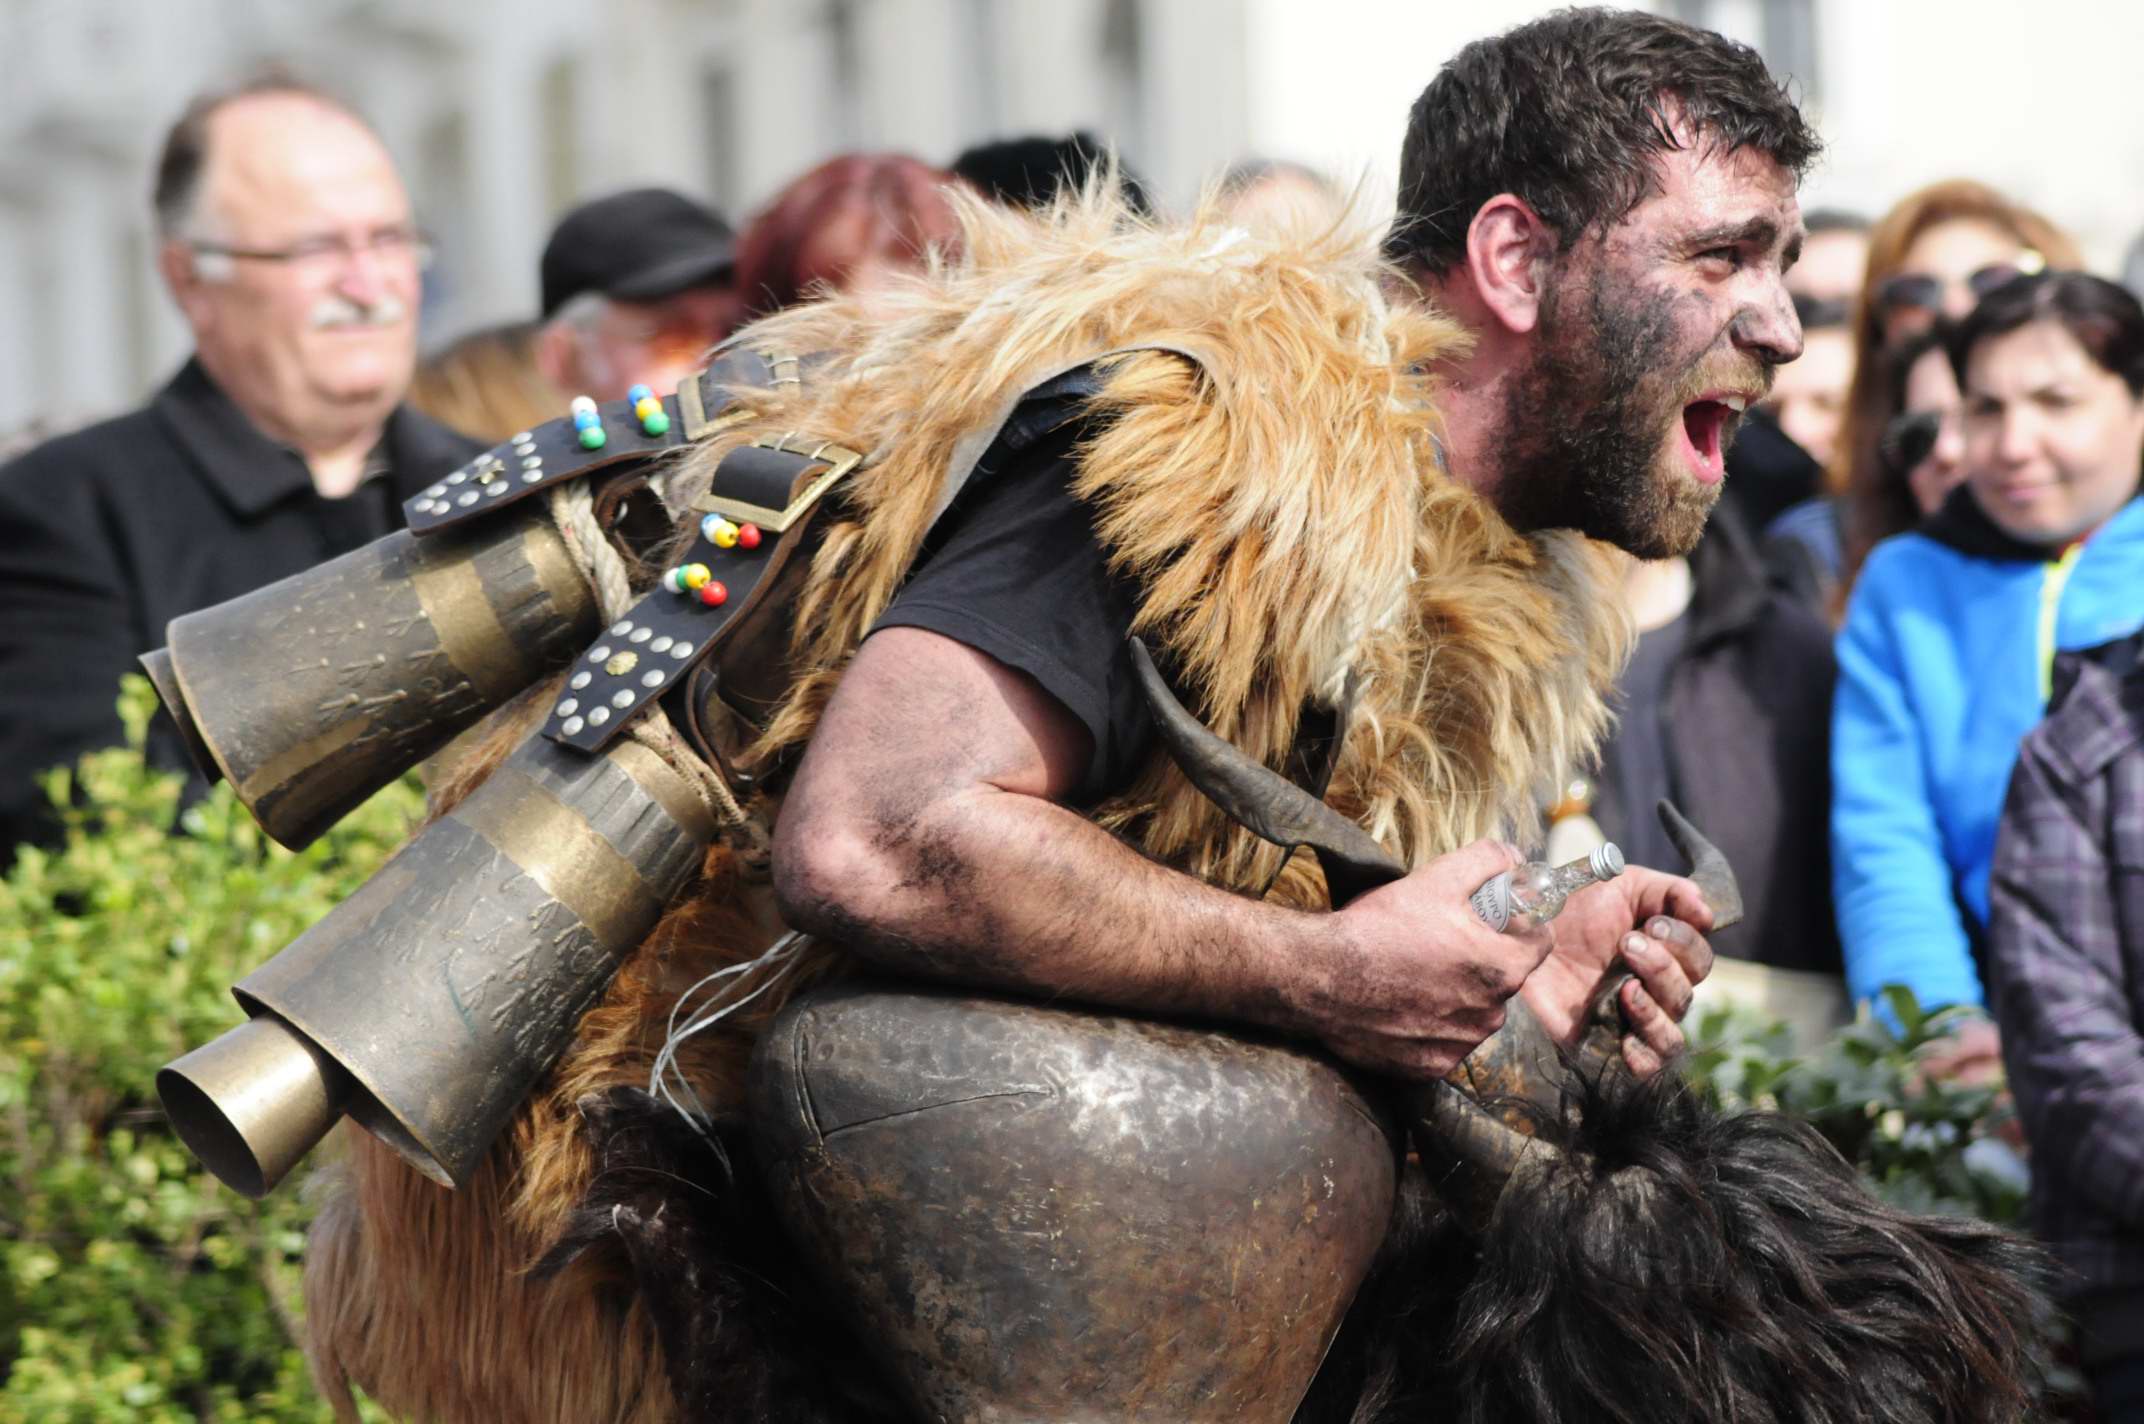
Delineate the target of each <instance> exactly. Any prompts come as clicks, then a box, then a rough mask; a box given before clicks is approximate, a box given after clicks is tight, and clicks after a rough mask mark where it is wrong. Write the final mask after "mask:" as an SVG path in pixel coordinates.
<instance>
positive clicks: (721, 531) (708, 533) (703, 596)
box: [663, 514, 760, 608]
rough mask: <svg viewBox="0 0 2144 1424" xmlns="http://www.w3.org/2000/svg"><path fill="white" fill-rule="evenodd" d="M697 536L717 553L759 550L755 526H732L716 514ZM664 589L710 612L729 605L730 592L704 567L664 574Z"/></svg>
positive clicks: (684, 567) (687, 566) (703, 523)
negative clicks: (697, 603) (691, 599)
mask: <svg viewBox="0 0 2144 1424" xmlns="http://www.w3.org/2000/svg"><path fill="white" fill-rule="evenodd" d="M700 536H701V537H702V538H704V539H705V540H707V542H708V543H710V544H712V545H714V546H715V547H716V548H718V549H756V548H758V547H759V539H760V534H759V526H758V525H757V524H732V523H730V522H729V521H728V520H727V519H724V518H723V517H722V516H721V515H719V514H710V515H708V516H707V517H706V518H705V519H702V520H701V521H700ZM663 587H664V588H667V589H669V590H670V591H671V592H672V593H677V594H684V595H685V596H687V597H690V598H697V599H698V600H700V602H702V603H704V604H706V605H707V606H708V607H709V608H720V607H721V606H722V605H723V604H724V603H726V602H728V601H729V596H730V591H729V590H728V589H727V588H725V587H723V585H722V582H721V580H719V579H717V578H716V577H715V574H714V570H712V569H710V568H708V567H707V565H705V564H679V565H678V566H677V567H676V568H674V569H670V570H667V571H666V572H665V573H664V574H663Z"/></svg>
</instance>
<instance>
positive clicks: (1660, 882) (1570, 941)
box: [1521, 865, 1712, 1076]
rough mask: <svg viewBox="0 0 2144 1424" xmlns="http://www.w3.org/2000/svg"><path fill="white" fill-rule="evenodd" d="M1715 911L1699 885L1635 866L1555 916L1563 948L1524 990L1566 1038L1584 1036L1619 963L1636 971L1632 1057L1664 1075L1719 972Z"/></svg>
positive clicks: (1631, 997)
mask: <svg viewBox="0 0 2144 1424" xmlns="http://www.w3.org/2000/svg"><path fill="white" fill-rule="evenodd" d="M1711 928H1712V910H1711V908H1710V907H1709V906H1707V905H1706V904H1705V897H1704V896H1703V895H1702V894H1700V893H1699V892H1698V888H1697V886H1696V884H1695V883H1693V882H1692V881H1690V880H1688V879H1686V878H1685V877H1683V876H1680V875H1669V874H1667V873H1665V872H1663V871H1658V870H1649V869H1647V868H1646V867H1644V866H1640V865H1633V866H1631V867H1630V868H1628V869H1627V870H1625V871H1624V872H1623V873H1622V874H1621V875H1619V876H1617V877H1616V878H1615V879H1613V880H1609V881H1605V882H1603V883H1601V884H1598V885H1589V886H1587V887H1586V888H1585V889H1583V890H1581V891H1579V892H1578V893H1577V894H1575V895H1573V896H1571V898H1570V900H1569V902H1568V903H1566V904H1565V906H1564V909H1563V913H1562V914H1561V915H1558V916H1557V917H1556V918H1555V919H1554V920H1552V921H1550V922H1549V926H1548V929H1549V932H1550V934H1551V935H1552V937H1553V938H1554V941H1555V944H1554V947H1553V949H1552V950H1551V952H1550V953H1549V955H1548V957H1547V959H1545V960H1544V961H1543V962H1542V965H1541V967H1540V969H1538V970H1537V971H1535V973H1534V975H1533V976H1532V977H1531V978H1529V979H1528V980H1527V981H1526V986H1525V988H1524V989H1523V990H1522V991H1521V992H1523V993H1524V994H1525V996H1526V1003H1527V1007H1529V1008H1531V1009H1532V1010H1533V1011H1534V1013H1535V1015H1536V1016H1537V1017H1539V1018H1540V1020H1541V1023H1542V1025H1543V1026H1544V1027H1545V1028H1547V1030H1548V1031H1549V1033H1550V1034H1551V1035H1553V1036H1554V1037H1555V1038H1556V1039H1557V1040H1558V1041H1560V1042H1564V1043H1570V1042H1573V1041H1575V1040H1576V1038H1577V1036H1578V1034H1579V1032H1580V1031H1581V1030H1582V1028H1583V1027H1584V1023H1585V1014H1586V1010H1587V1008H1588V1007H1589V1006H1590V1005H1591V1004H1592V1002H1593V998H1594V996H1595V995H1596V994H1598V993H1599V992H1600V986H1601V981H1602V980H1603V979H1604V978H1605V977H1606V976H1607V974H1608V973H1609V971H1610V970H1612V969H1614V968H1615V967H1616V965H1617V963H1618V961H1620V962H1621V963H1622V964H1623V965H1625V966H1627V967H1628V968H1629V969H1630V970H1631V972H1632V973H1633V974H1634V975H1635V976H1636V977H1635V978H1633V979H1632V980H1631V981H1630V982H1629V983H1627V984H1625V985H1624V986H1623V988H1622V991H1621V998H1622V1004H1623V1014H1624V1018H1625V1021H1626V1022H1627V1023H1628V1024H1629V1026H1630V1030H1631V1031H1630V1032H1628V1033H1626V1034H1625V1035H1624V1036H1623V1061H1624V1062H1625V1063H1627V1064H1629V1065H1630V1068H1631V1071H1632V1072H1634V1073H1637V1074H1639V1075H1641V1076H1642V1075H1646V1074H1651V1073H1657V1072H1659V1071H1660V1068H1661V1067H1662V1065H1663V1064H1665V1063H1666V1062H1667V1060H1668V1059H1670V1058H1672V1057H1674V1056H1675V1055H1676V1054H1677V1053H1679V1052H1681V1051H1682V1048H1683V1035H1682V1026H1681V1021H1682V1017H1683V1015H1685V1014H1687V1013H1688V1012H1689V1011H1690V999H1691V996H1692V994H1693V993H1694V992H1695V991H1696V988H1697V985H1698V984H1700V983H1702V982H1703V981H1704V978H1705V976H1706V975H1708V974H1710V973H1711V972H1712V946H1711V945H1710V944H1708V943H1707V942H1706V940H1705V936H1704V931H1706V930H1709V929H1711Z"/></svg>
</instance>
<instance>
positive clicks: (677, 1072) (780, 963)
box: [648, 930, 804, 1137]
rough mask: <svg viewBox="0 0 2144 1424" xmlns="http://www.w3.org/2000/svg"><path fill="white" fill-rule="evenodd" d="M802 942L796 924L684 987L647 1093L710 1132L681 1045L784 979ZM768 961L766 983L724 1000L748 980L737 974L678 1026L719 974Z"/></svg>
mask: <svg viewBox="0 0 2144 1424" xmlns="http://www.w3.org/2000/svg"><path fill="white" fill-rule="evenodd" d="M803 943H804V936H803V935H802V934H801V933H799V932H798V931H796V930H791V931H789V932H788V933H787V934H785V935H783V936H782V937H781V938H780V939H778V940H776V941H775V942H774V943H773V944H772V945H770V946H769V947H768V948H767V951H766V953H764V954H762V955H760V956H759V958H757V959H754V960H749V961H747V962H746V963H743V964H732V965H730V966H729V967H728V968H727V969H717V970H716V971H715V972H714V973H712V974H709V975H707V976H706V977H705V978H703V979H701V980H699V981H698V982H697V983H695V984H694V985H692V987H690V988H688V989H687V990H686V991H685V992H684V993H682V994H680V995H678V997H677V1002H676V1003H675V1004H673V1005H671V1007H670V1023H669V1028H668V1033H667V1036H666V1037H665V1038H664V1039H663V1046H662V1051H661V1052H659V1053H657V1054H656V1055H655V1066H654V1067H653V1068H652V1069H651V1070H649V1073H648V1093H649V1096H651V1097H660V1098H661V1099H662V1100H663V1101H664V1102H666V1103H668V1104H669V1105H670V1107H671V1110H672V1111H674V1112H675V1113H677V1115H678V1116H679V1117H682V1118H683V1119H685V1122H686V1124H687V1125H688V1126H690V1127H691V1128H692V1130H693V1131H695V1132H697V1133H699V1134H700V1135H701V1136H703V1137H704V1136H706V1135H707V1133H706V1128H705V1127H704V1126H703V1125H702V1124H703V1123H704V1122H705V1121H706V1119H707V1117H708V1112H707V1107H706V1104H704V1103H702V1102H701V1101H700V1095H699V1094H698V1093H697V1092H695V1091H694V1090H693V1086H692V1080H691V1079H689V1078H687V1077H686V1076H685V1070H684V1069H682V1068H680V1067H679V1066H678V1062H677V1055H678V1050H679V1049H681V1048H683V1047H684V1046H685V1042H686V1040H687V1039H690V1038H691V1037H693V1035H695V1034H698V1033H701V1032H704V1031H705V1030H707V1029H710V1028H713V1027H714V1026H715V1025H716V1024H718V1023H720V1022H722V1020H724V1019H726V1018H728V1017H729V1016H730V1015H731V1014H733V1013H735V1012H737V1010H739V1009H741V1008H743V1007H744V1006H745V1005H746V1004H749V1003H751V1002H752V1001H753V1000H754V999H756V998H758V997H759V996H760V995H761V994H764V993H766V992H767V991H768V990H769V989H772V988H773V987H774V986H775V985H777V984H779V983H781V982H782V980H783V979H784V978H786V977H787V976H788V974H789V971H790V970H792V969H794V968H795V967H796V966H797V964H798V963H799V962H800V961H799V959H798V957H797V949H798V947H799V946H800V945H802V944H803ZM768 966H772V967H773V968H774V973H772V974H770V975H769V976H767V982H766V983H764V984H762V985H760V986H759V987H758V988H757V989H754V990H753V991H752V992H751V993H749V994H746V995H744V996H743V997H742V998H738V999H732V1000H730V1001H729V1002H727V1003H725V1002H723V995H724V994H725V993H727V992H729V991H731V990H734V989H736V988H737V987H738V985H739V984H742V983H743V982H744V981H743V979H742V978H738V979H737V982H736V983H733V984H728V985H724V986H723V987H722V988H721V989H718V990H717V991H716V992H715V994H714V995H713V996H712V997H711V998H710V999H709V1000H708V1001H707V1002H706V1003H705V1004H703V1005H701V1006H700V1007H699V1008H697V1009H695V1010H693V1012H692V1014H691V1015H690V1016H689V1017H688V1018H687V1019H686V1020H685V1024H684V1027H682V1028H680V1027H679V1026H678V1021H677V1017H678V1014H679V1013H680V1012H681V1011H682V1010H683V1009H684V1007H685V1005H686V1004H687V1003H689V1002H691V1000H692V996H693V995H695V994H697V993H699V992H700V990H701V989H703V988H705V987H706V986H708V985H710V984H714V983H716V982H717V981H719V980H723V979H729V978H732V977H734V976H741V975H745V974H749V973H750V972H751V971H753V970H754V969H760V968H765V967H768ZM673 1083H674V1084H675V1085H676V1086H677V1088H678V1089H680V1090H682V1091H683V1093H684V1095H685V1097H686V1098H687V1099H689V1100H690V1103H691V1106H690V1107H689V1108H688V1107H687V1106H686V1104H685V1103H683V1102H680V1101H679V1100H678V1096H677V1093H675V1092H673V1091H672V1090H671V1085H672V1084H673Z"/></svg>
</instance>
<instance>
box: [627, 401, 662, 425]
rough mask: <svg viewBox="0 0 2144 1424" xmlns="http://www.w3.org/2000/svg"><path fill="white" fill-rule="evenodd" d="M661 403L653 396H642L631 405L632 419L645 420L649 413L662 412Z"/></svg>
mask: <svg viewBox="0 0 2144 1424" xmlns="http://www.w3.org/2000/svg"><path fill="white" fill-rule="evenodd" d="M662 408H663V403H662V402H661V401H659V400H657V399H655V397H653V396H642V397H641V398H640V400H639V402H638V403H636V404H635V405H634V406H633V419H635V420H646V419H647V418H648V417H649V416H651V415H659V414H661V413H662Z"/></svg>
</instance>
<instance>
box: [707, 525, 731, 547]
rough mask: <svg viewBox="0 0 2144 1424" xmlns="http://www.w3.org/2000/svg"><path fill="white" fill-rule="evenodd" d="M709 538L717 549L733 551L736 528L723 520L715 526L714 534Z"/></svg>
mask: <svg viewBox="0 0 2144 1424" xmlns="http://www.w3.org/2000/svg"><path fill="white" fill-rule="evenodd" d="M709 537H710V538H711V539H712V540H713V541H714V545H715V547H716V548H718V549H734V548H736V547H737V526H736V525H734V524H732V523H730V522H729V521H728V520H727V519H725V520H723V521H722V522H721V523H720V524H717V525H716V526H715V532H714V533H713V534H712V535H710V536H709Z"/></svg>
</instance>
